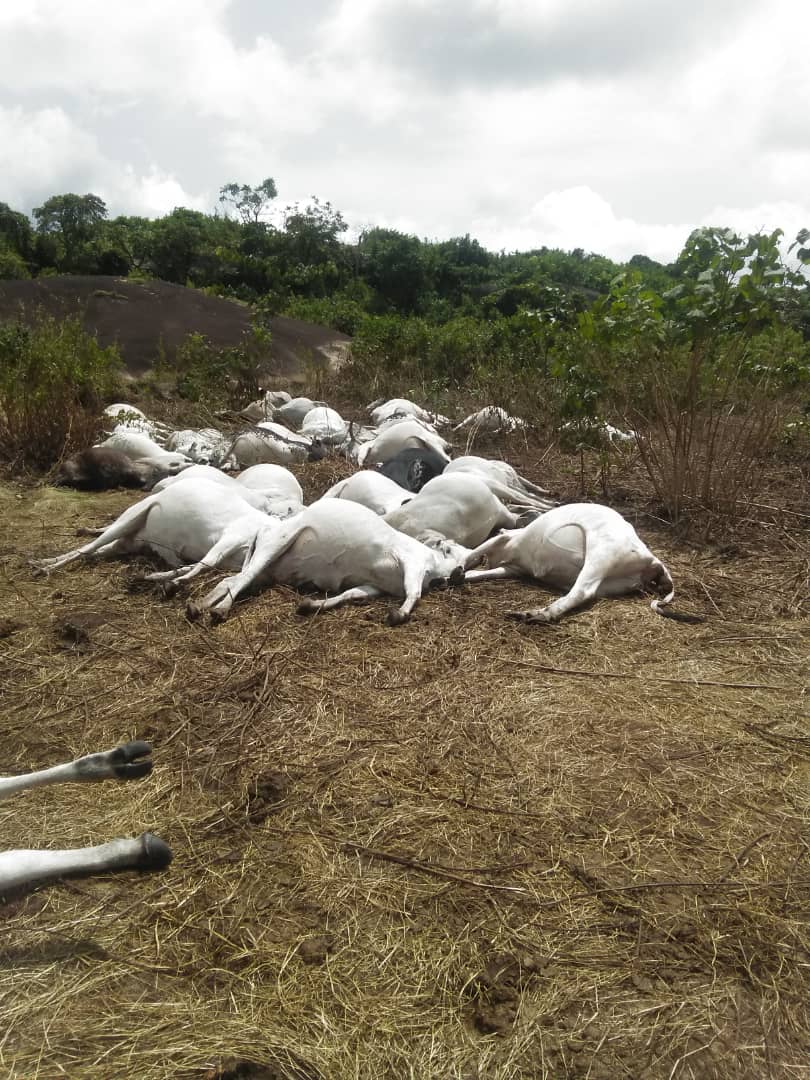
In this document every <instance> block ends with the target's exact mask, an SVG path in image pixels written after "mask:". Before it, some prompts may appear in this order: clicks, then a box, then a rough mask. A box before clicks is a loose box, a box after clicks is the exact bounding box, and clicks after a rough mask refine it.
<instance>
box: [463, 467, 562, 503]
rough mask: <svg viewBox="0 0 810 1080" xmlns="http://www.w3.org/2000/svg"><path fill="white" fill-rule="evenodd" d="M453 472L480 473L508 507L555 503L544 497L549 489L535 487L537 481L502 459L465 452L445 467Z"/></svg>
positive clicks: (491, 489) (476, 474)
mask: <svg viewBox="0 0 810 1080" xmlns="http://www.w3.org/2000/svg"><path fill="white" fill-rule="evenodd" d="M455 473H468V474H471V475H472V476H479V477H480V478H481V479H482V480H483V481H484V482H485V483H486V485H487V486H488V487H489V490H490V491H491V492H492V494H493V495H497V496H498V498H499V499H500V500H501V502H502V503H505V505H506V506H509V507H519V508H521V509H523V508H530V509H532V510H539V511H544V510H550V509H551V507H552V506H556V505H557V504H556V503H555V502H554V501H552V500H551V499H547V498H546V497H545V496H547V495H548V492H547V491H546V490H545V489H544V488H541V487H537V485H536V484H532V483H531V482H530V481H529V480H525V479H524V478H523V477H522V476H519V475H518V473H517V472H515V470H514V469H513V468H512V466H511V465H509V464H507V462H505V461H490V460H489V459H488V458H482V457H476V456H475V455H474V454H466V455H464V456H463V457H458V458H454V459H453V460H452V461H451V462H450V464H449V465H448V466H447V467H446V468H445V470H444V475H445V476H449V475H451V474H455Z"/></svg>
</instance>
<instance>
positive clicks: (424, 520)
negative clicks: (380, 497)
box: [385, 473, 518, 557]
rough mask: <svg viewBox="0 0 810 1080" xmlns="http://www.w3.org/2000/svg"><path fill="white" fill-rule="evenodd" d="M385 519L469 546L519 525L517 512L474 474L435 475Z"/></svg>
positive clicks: (403, 529)
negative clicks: (500, 530)
mask: <svg viewBox="0 0 810 1080" xmlns="http://www.w3.org/2000/svg"><path fill="white" fill-rule="evenodd" d="M385 520H386V521H387V522H388V524H389V525H391V526H392V527H393V528H394V529H397V530H398V531H399V532H404V533H406V534H407V535H408V536H414V537H420V538H421V537H423V536H424V535H425V534H427V535H439V536H443V537H445V539H447V540H452V541H454V542H455V543H456V544H461V545H462V546H463V547H465V548H474V547H476V546H477V545H478V544H480V543H482V542H483V541H484V540H485V539H486V538H487V537H488V536H489V534H490V533H491V532H492V530H493V529H499V528H510V529H514V528H516V526H517V524H518V519H517V517H516V516H515V514H513V513H511V511H509V510H507V509H506V507H505V506H504V505H503V503H502V502H501V501H500V499H498V498H497V497H496V496H495V495H493V494H492V492H491V491H490V489H489V487H488V486H487V485H486V483H485V482H484V481H483V480H482V479H481V478H480V477H479V476H473V475H472V474H471V473H456V474H454V475H452V476H448V475H447V474H446V473H442V474H441V475H439V476H434V477H433V479H432V480H428V482H427V483H426V484H425V486H424V487H423V488H422V490H421V491H420V492H419V493H418V494H417V495H414V496H413V498H412V499H411V500H410V501H409V502H406V503H405V504H404V505H403V506H401V507H400V508H399V509H397V510H391V511H390V512H389V513H387V514H386V515H385ZM465 557H466V556H465Z"/></svg>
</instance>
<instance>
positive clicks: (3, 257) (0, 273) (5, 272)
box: [0, 238, 31, 281]
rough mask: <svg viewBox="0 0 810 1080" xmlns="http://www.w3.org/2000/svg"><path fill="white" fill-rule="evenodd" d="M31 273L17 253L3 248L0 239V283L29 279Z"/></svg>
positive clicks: (3, 244)
mask: <svg viewBox="0 0 810 1080" xmlns="http://www.w3.org/2000/svg"><path fill="white" fill-rule="evenodd" d="M30 277H31V271H30V270H29V269H28V264H27V263H26V261H25V259H24V258H23V257H22V255H20V254H19V252H17V251H14V250H13V249H11V248H8V247H6V246H5V243H4V242H3V240H2V238H0V281H10V280H20V279H23V278H30Z"/></svg>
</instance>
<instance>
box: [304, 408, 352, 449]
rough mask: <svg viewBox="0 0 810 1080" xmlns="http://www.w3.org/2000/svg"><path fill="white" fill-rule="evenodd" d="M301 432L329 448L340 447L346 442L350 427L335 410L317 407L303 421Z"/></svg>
mask: <svg viewBox="0 0 810 1080" xmlns="http://www.w3.org/2000/svg"><path fill="white" fill-rule="evenodd" d="M299 432H300V434H301V435H306V436H307V438H308V439H320V440H321V442H323V443H326V445H327V446H339V445H340V444H341V443H344V442H345V441H346V437H347V435H348V434H349V425H348V424H347V423H346V421H345V420H344V419H343V417H342V416H341V415H340V413H339V412H337V411H336V410H335V409H330V408H329V407H328V406H326V405H316V406H315V408H314V409H310V410H309V412H308V413H307V414H306V416H305V417H304V419H303V420H302V421H301V427H300V429H299Z"/></svg>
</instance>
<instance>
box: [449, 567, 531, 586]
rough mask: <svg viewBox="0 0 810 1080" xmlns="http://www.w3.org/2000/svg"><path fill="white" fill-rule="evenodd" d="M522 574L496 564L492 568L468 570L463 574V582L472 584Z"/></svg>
mask: <svg viewBox="0 0 810 1080" xmlns="http://www.w3.org/2000/svg"><path fill="white" fill-rule="evenodd" d="M518 577H523V575H522V574H521V573H520V572H519V571H517V570H513V569H512V568H511V567H509V566H496V567H494V568H493V569H492V570H468V571H467V572H466V573H465V575H464V584H465V585H472V584H475V583H480V582H482V581H504V580H505V579H506V578H518Z"/></svg>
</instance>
